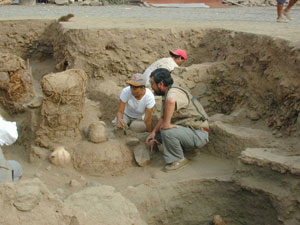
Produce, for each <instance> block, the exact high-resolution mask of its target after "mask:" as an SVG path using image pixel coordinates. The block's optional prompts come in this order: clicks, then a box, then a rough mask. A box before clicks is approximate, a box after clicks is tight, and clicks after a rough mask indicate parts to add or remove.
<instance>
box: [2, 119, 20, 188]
mask: <svg viewBox="0 0 300 225" xmlns="http://www.w3.org/2000/svg"><path fill="white" fill-rule="evenodd" d="M17 138H18V132H17V126H16V123H15V122H8V121H5V120H4V119H3V118H2V117H1V115H0V146H3V145H11V144H13V143H14V142H15V141H16V140H17ZM22 173H23V169H22V166H21V165H20V163H18V162H17V161H15V160H6V159H5V157H4V155H3V152H2V149H1V147H0V183H1V182H11V181H15V182H16V181H18V180H19V179H20V178H21V176H22Z"/></svg>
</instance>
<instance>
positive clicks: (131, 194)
mask: <svg viewBox="0 0 300 225" xmlns="http://www.w3.org/2000/svg"><path fill="white" fill-rule="evenodd" d="M133 24H134V25H133ZM164 24H165V23H163V22H162V23H158V22H156V23H155V22H153V23H148V22H145V21H133V20H132V21H130V20H129V21H127V23H126V22H123V23H120V24H117V23H115V22H114V21H110V22H109V21H108V20H99V21H91V20H89V19H79V18H78V19H77V18H74V19H72V20H71V21H70V22H66V23H57V22H56V21H51V20H28V21H22V23H19V22H18V21H2V22H0V30H2V31H4V32H2V34H1V36H0V39H1V45H0V50H1V53H5V54H13V55H16V56H18V57H21V58H22V59H24V60H25V61H26V62H29V66H30V68H31V71H32V75H33V84H34V89H35V94H36V95H37V96H42V95H43V93H42V90H41V86H40V80H41V79H42V77H43V76H44V75H47V74H49V73H58V72H62V71H65V70H71V69H80V70H83V71H84V72H85V73H86V74H87V76H88V81H87V86H86V93H85V95H86V101H85V107H84V110H83V117H82V120H81V123H80V125H79V127H78V129H79V131H80V132H81V133H80V134H78V135H77V136H76V138H75V137H74V136H70V137H68V133H66V134H65V135H60V136H63V138H61V139H60V138H57V139H55V140H53V139H49V138H46V137H42V138H41V137H39V139H37V133H36V132H37V130H38V126H39V125H40V122H41V113H40V108H39V107H37V108H33V109H26V111H25V113H22V114H17V115H9V114H8V113H7V111H6V110H5V109H4V108H1V114H2V113H3V114H4V115H5V116H6V117H7V118H8V119H10V120H16V121H17V122H18V125H19V133H20V139H19V141H18V143H17V144H16V146H11V147H9V148H6V149H7V150H6V154H7V156H8V157H12V158H13V157H17V158H18V160H20V161H21V162H22V164H23V165H24V168H25V170H24V173H25V174H24V178H23V179H29V178H32V177H35V176H37V171H36V170H35V169H34V168H36V167H37V168H39V169H40V172H39V173H40V174H39V175H38V176H37V177H39V178H40V179H41V180H42V181H43V182H44V183H45V184H46V185H47V187H48V188H49V189H50V191H52V192H54V193H56V194H58V197H59V198H60V199H62V200H64V199H65V198H66V197H67V196H69V195H70V194H72V193H73V192H76V191H79V190H81V189H84V188H85V186H86V185H87V184H91V182H90V183H89V181H91V180H92V181H95V180H96V181H97V182H99V183H101V184H107V185H111V186H114V187H116V188H117V190H118V191H120V192H121V193H122V195H124V196H125V197H127V198H128V199H129V200H130V201H131V202H132V203H133V204H134V205H135V206H136V208H137V210H138V212H139V214H140V216H141V218H142V220H144V221H145V222H146V223H147V224H203V225H204V224H205V225H207V224H212V218H213V216H214V215H221V216H222V217H223V219H224V220H225V221H226V224H227V225H230V224H236V225H240V224H241V225H242V224H245V225H252V224H256V225H260V224H261V225H264V224H272V225H277V224H278V225H279V224H285V225H290V224H297V223H298V222H299V220H300V218H299V213H300V212H299V204H300V203H299V197H298V196H299V194H300V193H299V188H297V187H299V185H300V180H299V174H300V172H299V171H300V170H299V161H297V160H298V157H299V156H298V155H299V153H300V152H299V149H300V148H299V134H300V116H299V110H300V102H299V97H300V96H299V95H300V94H299V93H300V90H299V87H300V80H299V71H300V52H299V50H297V48H295V47H294V46H293V43H292V42H290V41H288V40H284V39H277V38H273V37H271V36H267V35H261V34H255V33H246V32H243V31H238V30H234V29H228V30H227V29H220V28H211V29H209V28H207V27H201V26H196V25H195V24H192V25H187V24H184V23H182V24H179V25H178V26H177V27H170V28H166V27H165V26H164ZM28 27H30V28H29V29H28ZM176 48H183V49H185V50H187V52H188V60H187V61H186V63H185V64H184V67H182V68H178V69H176V70H175V71H174V72H173V74H172V76H174V79H175V82H177V83H179V84H181V85H182V86H183V87H185V88H187V89H189V90H190V91H191V93H192V94H193V95H194V96H195V97H196V98H197V99H199V100H200V102H201V103H202V105H203V106H204V108H205V110H206V111H207V113H208V114H209V116H210V122H211V131H210V143H209V144H208V145H207V146H205V147H204V148H203V149H201V150H199V152H201V153H198V154H197V155H196V156H191V155H190V156H189V155H188V157H190V159H191V162H190V163H189V164H188V165H187V166H186V167H185V168H183V169H182V170H180V171H178V172H175V173H172V174H165V173H164V172H162V171H161V168H162V167H163V165H164V162H163V161H162V158H161V155H160V154H159V153H157V155H154V156H153V159H152V162H151V164H150V165H149V166H147V167H145V168H140V167H138V166H137V165H136V164H135V163H134V162H133V160H132V155H131V152H130V148H128V149H127V148H125V147H124V149H123V150H122V154H123V155H121V156H120V155H117V156H116V158H114V159H112V158H109V160H114V161H113V163H112V164H111V165H112V168H109V169H105V168H103V167H101V166H97V157H99V158H101V157H102V158H103V157H104V156H103V155H100V156H99V155H95V154H94V153H95V151H98V150H99V151H100V150H101V149H100V147H99V146H100V144H90V143H89V144H86V141H87V140H86V138H85V137H84V134H83V131H84V128H86V127H88V126H89V125H90V124H91V123H92V122H96V121H98V120H99V119H100V120H103V121H105V122H106V124H107V129H108V131H109V135H108V138H109V139H110V140H113V141H114V143H115V146H118V145H120V144H122V143H125V141H126V140H125V139H126V137H122V136H121V137H119V136H116V135H114V134H113V133H112V132H111V130H112V128H111V120H112V119H113V118H114V117H115V114H116V111H117V106H118V102H119V94H120V91H121V89H122V88H123V87H124V86H125V85H126V84H125V81H126V80H127V79H128V78H129V77H130V76H131V74H132V73H136V72H143V71H144V70H145V69H146V68H147V66H148V65H149V64H151V63H152V62H154V61H155V60H157V59H158V58H162V57H167V56H168V52H169V50H171V49H176ZM158 115H159V107H157V108H156V112H155V117H154V118H155V119H157V117H158ZM41 135H43V134H41ZM119 139H120V140H119ZM118 141H120V143H119V142H118ZM61 144H63V145H65V146H66V149H68V150H69V151H70V152H71V153H72V154H73V155H74V156H76V155H77V157H78V154H77V153H78V151H79V150H81V152H80V154H84V151H82V149H86V150H87V151H86V152H88V153H89V155H88V157H87V158H86V159H85V162H84V163H83V161H84V160H79V161H78V158H77V159H76V158H74V160H73V164H72V165H68V166H66V167H64V168H56V167H53V166H52V167H49V162H48V161H47V157H46V156H47V154H48V153H49V152H50V150H49V149H51V148H53V147H55V146H57V145H61ZM24 145H26V150H25V149H24V147H23V146H24ZM32 146H35V147H36V146H38V147H39V149H38V150H37V148H33V147H32ZM10 149H12V151H10ZM32 149H34V150H32ZM118 153H119V152H118ZM107 154H109V153H107ZM89 157H90V158H89ZM28 158H30V161H31V163H28V160H27V159H28ZM92 159H93V160H96V161H93V163H91V164H90V165H88V163H86V162H88V161H89V160H92ZM122 159H126V161H125V160H124V161H122ZM293 159H294V160H293ZM98 162H100V161H98ZM106 163H107V162H106ZM114 163H115V164H114ZM107 165H109V164H107ZM111 165H110V166H111ZM114 165H116V166H114ZM74 167H75V168H76V170H75V169H74ZM107 167H109V166H107ZM47 168H48V169H47ZM49 168H50V169H49ZM71 179H76V180H77V181H78V183H79V184H78V186H76V185H74V182H73V183H72V184H73V186H72V188H70V187H69V186H68V185H66V184H67V183H68V181H69V180H71ZM285 186H287V187H288V188H284V187H285ZM58 189H62V190H63V192H62V191H58ZM28 216H30V215H29V214H28ZM78 221H79V219H78ZM78 223H79V224H80V222H78ZM66 224H67V223H66Z"/></svg>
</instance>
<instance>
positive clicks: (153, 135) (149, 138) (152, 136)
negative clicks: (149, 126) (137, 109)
mask: <svg viewBox="0 0 300 225" xmlns="http://www.w3.org/2000/svg"><path fill="white" fill-rule="evenodd" d="M153 140H155V133H154V132H151V133H150V135H149V136H148V137H147V138H146V144H147V145H149V146H151V141H153Z"/></svg>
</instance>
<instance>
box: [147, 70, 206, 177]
mask: <svg viewBox="0 0 300 225" xmlns="http://www.w3.org/2000/svg"><path fill="white" fill-rule="evenodd" d="M150 84H151V87H152V89H153V91H154V93H155V94H156V95H159V96H162V97H163V98H162V110H161V112H162V114H161V118H160V120H159V121H158V122H157V124H156V126H155V128H154V129H153V131H152V132H151V134H150V135H149V136H148V137H147V139H146V143H147V144H148V145H150V146H153V144H155V143H157V142H159V143H162V145H163V157H164V160H165V162H166V163H167V165H166V167H165V170H166V171H167V172H169V171H173V170H177V169H179V168H181V167H183V166H184V165H185V164H187V163H188V160H187V159H186V158H185V157H184V152H185V151H189V150H193V149H196V148H201V147H203V146H204V145H205V144H206V143H208V129H209V126H208V121H207V119H208V116H207V114H206V112H205V111H204V109H203V107H202V105H201V104H200V103H199V102H198V101H197V99H195V98H194V97H193V96H192V95H191V94H190V93H189V92H188V91H187V90H185V89H183V88H181V87H178V86H175V85H173V79H172V77H171V75H170V72H169V71H168V70H167V69H157V70H155V71H153V72H152V73H151V75H150Z"/></svg>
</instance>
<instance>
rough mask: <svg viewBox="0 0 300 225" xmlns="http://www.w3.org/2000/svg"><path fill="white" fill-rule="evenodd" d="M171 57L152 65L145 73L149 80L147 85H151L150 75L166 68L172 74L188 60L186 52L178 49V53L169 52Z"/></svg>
mask: <svg viewBox="0 0 300 225" xmlns="http://www.w3.org/2000/svg"><path fill="white" fill-rule="evenodd" d="M169 53H170V56H171V57H167V58H161V59H159V60H157V61H155V62H154V63H152V64H151V65H150V66H149V67H148V68H147V69H146V70H145V72H144V75H145V76H146V78H147V83H146V85H149V77H150V74H151V73H152V72H153V71H154V70H156V69H158V68H165V69H167V70H169V71H170V72H172V71H173V70H174V68H175V67H178V66H181V65H182V64H183V63H184V61H185V60H187V54H186V51H185V50H182V49H177V50H176V51H169Z"/></svg>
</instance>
